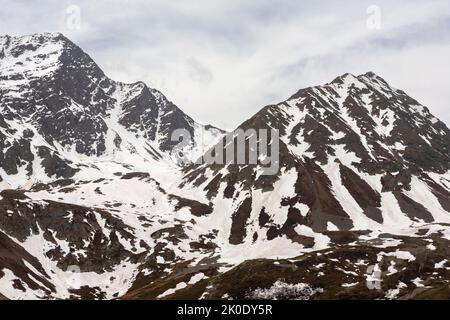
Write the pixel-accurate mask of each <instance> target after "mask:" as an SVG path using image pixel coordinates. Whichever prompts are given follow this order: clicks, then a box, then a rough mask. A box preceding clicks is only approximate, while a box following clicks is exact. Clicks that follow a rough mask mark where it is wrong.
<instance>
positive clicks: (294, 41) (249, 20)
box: [0, 0, 450, 129]
mask: <svg viewBox="0 0 450 320" xmlns="http://www.w3.org/2000/svg"><path fill="white" fill-rule="evenodd" d="M393 2H394V1H375V0H374V1H364V0H345V1H344V0H335V1H298V0H279V1H274V0H270V1H263V0H220V1H219V0H136V1H133V0H128V1H118V0H108V1H106V0H100V1H99V0H96V1H89V0H86V1H76V0H73V1H61V0H47V1H44V0H42V1H28V0H26V1H25V0H14V1H13V0H0V33H1V34H14V35H20V34H30V33H37V32H44V31H59V32H62V33H64V34H65V35H66V36H68V37H69V38H70V39H72V40H73V41H74V42H75V43H77V44H78V45H79V46H81V47H82V48H83V49H84V50H85V51H86V52H87V53H89V54H90V55H91V56H92V57H93V58H94V60H96V62H97V63H98V64H99V65H100V66H101V67H102V68H103V70H104V71H105V72H106V74H107V75H108V76H110V77H111V78H113V79H115V80H120V81H125V82H134V81H138V80H142V81H144V82H146V83H147V84H148V85H150V86H152V87H154V88H157V89H159V90H161V91H162V92H163V93H164V94H165V95H166V96H167V97H168V98H169V99H171V100H172V101H174V102H175V103H176V104H177V105H178V106H179V107H180V108H181V109H183V110H184V111H185V112H187V113H188V114H189V115H191V116H192V117H194V118H195V119H196V120H199V121H201V122H204V123H212V124H214V125H217V126H219V127H222V128H227V129H231V128H234V127H235V126H236V125H238V124H240V123H241V122H243V121H244V120H245V119H247V118H248V117H250V116H251V115H252V114H254V113H255V112H256V111H258V110H259V109H260V108H261V107H263V106H265V105H268V104H271V103H276V102H279V101H282V100H284V99H286V98H287V97H289V96H290V95H291V94H293V93H295V92H296V91H297V90H298V89H300V88H303V87H307V86H312V85H318V84H323V83H326V82H330V81H331V80H332V79H334V78H335V77H336V76H338V75H340V74H343V73H346V72H350V73H353V74H356V75H357V74H361V73H365V72H367V71H374V72H375V73H377V74H379V75H380V76H382V77H383V78H385V79H386V80H387V81H388V82H389V83H391V84H392V85H393V86H394V87H397V88H401V89H403V90H405V91H406V92H407V93H408V94H409V95H411V96H412V97H414V98H416V99H418V100H419V102H421V103H422V104H425V105H426V106H428V107H429V108H430V110H431V111H432V112H433V113H434V114H435V115H436V116H438V117H439V118H440V119H442V120H443V121H444V122H446V123H447V124H450V112H449V107H450V58H449V57H450V32H449V30H450V1H448V0H429V1H425V0H423V1H418V0H404V1H401V0H400V1H395V4H394V3H393ZM73 5H76V6H78V8H79V9H80V20H78V19H77V7H73ZM373 5H375V7H374V6H373ZM377 8H379V10H380V11H378V10H377ZM378 17H379V18H380V19H378ZM78 21H79V22H80V23H79V24H78ZM368 21H369V26H368ZM378 22H379V24H378ZM78 26H79V28H78ZM378 26H379V27H380V28H378Z"/></svg>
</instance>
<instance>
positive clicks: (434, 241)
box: [0, 33, 450, 299]
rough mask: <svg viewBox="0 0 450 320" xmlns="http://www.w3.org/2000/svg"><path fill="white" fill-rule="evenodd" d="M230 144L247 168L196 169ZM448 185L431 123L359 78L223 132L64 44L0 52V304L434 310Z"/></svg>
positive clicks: (404, 101) (305, 92)
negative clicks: (253, 303)
mask: <svg viewBox="0 0 450 320" xmlns="http://www.w3.org/2000/svg"><path fill="white" fill-rule="evenodd" d="M178 129H181V130H184V131H185V132H188V133H189V137H190V139H189V140H188V141H187V143H185V144H184V145H183V146H182V147H180V144H179V141H174V139H172V135H173V133H174V132H175V131H176V130H178ZM237 130H241V131H245V132H249V133H251V132H255V134H256V135H257V137H256V139H255V140H256V141H257V144H258V147H261V150H264V152H266V153H264V152H262V153H260V154H259V156H258V161H257V162H256V163H243V164H239V163H237V162H225V163H210V162H208V161H196V160H198V159H202V158H207V155H208V154H209V153H211V151H212V150H214V151H213V152H214V153H224V154H225V153H226V152H227V150H226V149H227V148H228V147H229V146H230V143H231V144H232V145H236V144H239V143H240V142H239V141H238V138H237V137H236V134H235V133H236V131H237ZM252 130H254V131H252ZM263 130H269V131H276V132H278V135H279V141H278V142H277V144H279V148H278V149H279V150H278V154H277V164H278V170H277V172H276V173H275V174H271V175H264V174H261V172H262V168H263V166H264V164H263V160H264V158H266V157H267V156H269V152H268V149H270V145H273V144H274V143H275V141H274V137H272V139H269V140H268V141H269V146H265V147H264V146H261V144H262V141H263V139H261V136H259V135H260V133H261V132H263ZM247 138H248V139H246V140H244V144H247V143H248V141H249V140H250V138H251V134H249V136H248V137H247ZM258 149H259V148H258ZM180 155H183V156H185V157H187V158H188V159H189V160H191V161H189V162H187V163H186V162H180V161H179V156H180ZM449 170H450V131H449V129H448V128H447V126H446V125H445V124H444V123H443V122H442V121H440V120H439V119H437V118H436V117H434V116H433V115H432V114H431V113H430V111H429V109H428V108H427V107H425V106H423V105H421V104H420V103H419V102H418V101H416V100H415V99H413V98H411V97H410V96H409V95H408V94H406V93H405V92H404V91H402V90H399V89H396V88H394V87H392V86H391V85H390V84H389V83H388V82H387V81H386V80H384V79H383V78H381V77H380V76H378V75H376V74H374V73H372V72H368V73H366V74H362V75H359V76H355V75H352V74H344V75H342V76H339V77H337V78H336V79H334V80H332V81H331V82H329V83H327V84H324V85H320V86H316V87H310V88H304V89H301V90H299V91H298V92H296V93H295V94H294V95H292V96H291V97H290V98H288V99H287V100H286V101H283V102H280V103H278V104H275V105H269V106H266V107H264V108H262V109H261V110H260V111H259V112H258V113H257V114H255V115H254V116H253V117H251V118H250V119H247V120H245V121H243V122H242V124H241V125H240V126H239V127H238V128H236V130H234V131H233V132H225V131H223V130H221V129H218V128H215V127H213V126H211V125H204V124H200V123H199V122H196V121H195V120H193V119H192V118H191V117H189V116H188V115H187V114H185V113H184V112H183V111H182V110H181V109H180V108H178V107H177V106H176V105H175V104H173V103H172V102H170V101H169V100H168V99H167V98H166V97H165V96H164V95H163V94H162V93H161V92H159V91H158V90H156V89H153V88H149V87H148V86H147V85H145V84H144V83H142V82H138V83H133V84H126V83H121V82H117V81H114V80H112V79H110V78H108V77H107V76H106V75H105V74H104V72H103V71H102V70H101V69H100V68H99V67H98V65H97V64H96V63H95V62H94V61H93V60H92V59H91V58H90V57H89V55H87V54H86V53H85V52H83V50H82V49H80V48H79V47H78V46H76V45H75V44H74V43H72V42H71V41H70V40H68V39H67V38H66V37H64V36H63V35H62V34H47V33H46V34H36V35H30V36H21V37H17V36H2V37H0V297H1V298H4V299H427V298H438V299H448V298H450V290H449V289H448V288H449V287H448V283H449V281H450V262H449V260H450V249H449V248H450V172H449Z"/></svg>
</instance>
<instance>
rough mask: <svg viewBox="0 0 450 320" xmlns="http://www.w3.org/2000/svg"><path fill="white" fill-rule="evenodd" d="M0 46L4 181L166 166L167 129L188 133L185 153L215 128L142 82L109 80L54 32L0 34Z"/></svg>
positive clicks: (169, 152) (197, 150) (196, 150)
mask: <svg viewBox="0 0 450 320" xmlns="http://www.w3.org/2000/svg"><path fill="white" fill-rule="evenodd" d="M0 48H1V49H0V52H1V55H0V98H1V105H0V108H1V109H0V110H1V113H0V141H1V145H0V181H1V180H4V181H6V184H7V185H10V186H13V187H17V186H24V184H25V183H27V182H28V181H29V180H32V181H51V180H52V179H59V178H71V177H74V176H76V175H77V174H78V175H79V176H81V175H84V176H92V175H93V174H94V175H95V174H97V173H99V174H100V176H102V177H103V176H104V174H105V171H111V170H117V171H122V170H125V171H129V168H133V169H134V170H137V171H139V170H142V169H143V168H146V167H149V166H157V164H158V163H163V162H166V164H165V165H169V164H171V162H173V161H172V160H173V159H174V152H176V151H175V150H174V148H175V147H176V146H177V143H178V141H172V140H171V139H170V138H171V134H172V132H173V131H174V130H175V129H184V130H187V132H189V133H190V134H191V139H190V141H188V147H187V148H186V150H185V151H187V153H188V154H189V155H191V156H192V157H193V158H195V157H199V156H200V155H201V152H202V148H203V147H204V146H207V145H209V144H211V143H213V142H214V141H215V139H217V138H218V137H219V136H220V135H222V134H223V131H222V130H220V129H217V128H214V127H212V126H204V125H201V124H199V123H197V122H195V121H194V120H193V119H192V118H191V117H189V116H188V115H186V114H185V113H184V112H183V111H181V110H180V109H179V108H178V107H177V106H176V105H174V104H173V103H172V102H170V101H169V100H168V99H167V98H166V97H165V96H164V95H163V94H162V93H161V92H159V91H157V90H155V89H151V88H149V87H147V86H146V85H145V84H144V83H142V82H138V83H134V84H124V83H120V82H116V81H113V80H111V79H109V78H108V77H107V76H106V75H105V74H104V73H103V71H102V70H101V69H100V68H99V67H98V65H97V64H96V63H95V62H94V61H93V60H92V59H91V58H90V57H89V56H88V55H87V54H86V53H84V52H83V51H82V50H81V49H80V48H79V47H77V46H76V45H75V44H73V43H72V42H71V41H70V40H68V39H67V38H66V37H64V36H63V35H62V34H59V33H56V34H36V35H31V36H23V37H11V36H3V37H0ZM115 163H118V164H119V165H114V164H115ZM127 167H128V168H127Z"/></svg>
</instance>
